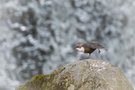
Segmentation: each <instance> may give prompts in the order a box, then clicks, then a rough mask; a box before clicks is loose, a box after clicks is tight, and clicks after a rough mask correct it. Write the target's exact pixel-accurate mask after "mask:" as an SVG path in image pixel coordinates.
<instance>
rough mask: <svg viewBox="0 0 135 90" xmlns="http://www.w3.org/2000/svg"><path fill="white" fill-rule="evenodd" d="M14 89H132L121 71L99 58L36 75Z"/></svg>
mask: <svg viewBox="0 0 135 90" xmlns="http://www.w3.org/2000/svg"><path fill="white" fill-rule="evenodd" d="M16 90H133V87H132V86H131V84H130V83H129V82H128V80H127V78H126V77H125V75H124V74H123V72H122V71H121V70H120V69H119V68H117V67H115V66H113V65H111V64H109V63H107V62H104V61H101V60H83V61H79V62H76V63H73V64H68V65H65V66H62V67H60V68H59V69H57V70H55V71H54V72H52V73H51V74H48V75H37V76H35V77H33V78H32V79H31V80H30V81H28V82H27V83H25V84H23V85H21V86H20V87H18V88H17V89H16Z"/></svg>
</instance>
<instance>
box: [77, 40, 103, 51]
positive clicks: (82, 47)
mask: <svg viewBox="0 0 135 90" xmlns="http://www.w3.org/2000/svg"><path fill="white" fill-rule="evenodd" d="M75 48H76V49H77V50H78V51H81V52H84V53H89V54H91V53H92V52H94V51H95V50H96V49H102V48H104V47H103V46H102V45H101V44H100V43H98V42H90V43H77V44H76V45H75Z"/></svg>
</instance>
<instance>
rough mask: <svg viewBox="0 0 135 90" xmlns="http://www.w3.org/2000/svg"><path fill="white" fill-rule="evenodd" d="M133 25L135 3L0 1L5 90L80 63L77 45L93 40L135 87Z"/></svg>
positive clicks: (1, 87)
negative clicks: (99, 43)
mask: <svg viewBox="0 0 135 90" xmlns="http://www.w3.org/2000/svg"><path fill="white" fill-rule="evenodd" d="M134 24H135V1H134V0H124V1H123V0H0V82H1V83H0V90H14V89H15V87H16V86H18V85H19V84H20V83H22V82H25V81H26V80H28V79H30V78H31V77H32V76H33V75H36V74H42V73H44V74H47V73H50V72H51V71H52V70H54V69H56V68H57V67H59V66H61V65H64V64H68V63H72V62H74V61H76V60H77V59H78V54H77V53H76V52H75V51H74V49H73V45H74V43H76V42H83V41H86V42H89V41H91V40H97V41H99V42H101V43H103V44H104V45H105V46H106V48H107V53H105V54H104V58H103V59H104V60H107V61H109V62H110V63H112V64H115V65H117V66H118V67H120V68H122V70H123V71H124V73H125V74H126V76H127V77H128V79H129V80H130V82H131V83H132V85H134V87H135V43H134V42H135V35H134V33H135V25H134ZM95 54H96V52H95ZM93 55H94V54H93ZM94 59H99V58H98V57H97V58H94Z"/></svg>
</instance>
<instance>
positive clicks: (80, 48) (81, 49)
mask: <svg viewBox="0 0 135 90" xmlns="http://www.w3.org/2000/svg"><path fill="white" fill-rule="evenodd" d="M75 49H76V50H77V51H79V52H84V50H85V49H84V47H83V44H81V43H78V44H76V45H75Z"/></svg>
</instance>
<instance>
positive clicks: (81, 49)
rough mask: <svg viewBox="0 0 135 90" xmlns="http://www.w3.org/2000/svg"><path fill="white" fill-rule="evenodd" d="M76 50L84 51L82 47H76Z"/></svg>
mask: <svg viewBox="0 0 135 90" xmlns="http://www.w3.org/2000/svg"><path fill="white" fill-rule="evenodd" d="M76 50H78V51H79V52H84V47H81V48H76Z"/></svg>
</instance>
